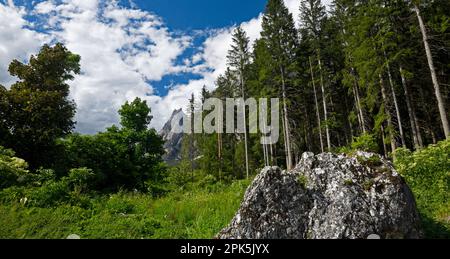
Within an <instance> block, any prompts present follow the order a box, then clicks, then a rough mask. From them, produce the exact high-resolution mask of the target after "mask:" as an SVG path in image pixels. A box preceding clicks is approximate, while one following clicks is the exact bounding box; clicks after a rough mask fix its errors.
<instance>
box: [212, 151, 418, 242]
mask: <svg viewBox="0 0 450 259" xmlns="http://www.w3.org/2000/svg"><path fill="white" fill-rule="evenodd" d="M370 236H372V237H373V236H377V237H380V238H383V239H384V238H408V239H410V238H411V239H413V238H420V237H421V236H422V233H421V230H420V221H419V216H418V213H417V209H416V205H415V201H414V197H413V195H412V193H411V191H410V189H409V188H408V186H407V185H406V183H405V181H404V180H403V178H402V177H401V176H399V175H398V173H397V172H396V171H395V170H394V168H393V166H392V164H391V163H390V162H389V161H387V160H385V159H383V158H382V157H380V156H379V155H375V154H371V153H364V152H358V153H356V154H355V155H354V156H351V157H349V156H346V155H333V154H329V153H325V154H320V155H317V156H315V155H314V154H312V153H305V154H303V156H302V160H301V162H300V163H299V164H298V166H297V167H296V168H295V169H294V170H292V171H290V172H285V171H283V172H282V171H281V170H280V169H279V168H277V167H267V168H265V169H264V170H263V171H262V172H261V173H260V174H259V175H258V176H257V177H256V179H255V180H254V181H253V183H252V184H251V186H250V187H249V188H248V190H247V192H246V194H245V197H244V201H243V202H242V204H241V207H240V209H239V211H238V212H237V214H236V216H235V217H234V219H233V220H232V222H231V224H230V225H229V226H228V227H227V228H225V229H223V230H222V231H221V232H220V233H219V234H218V236H217V237H218V238H221V239H366V238H368V237H370Z"/></svg>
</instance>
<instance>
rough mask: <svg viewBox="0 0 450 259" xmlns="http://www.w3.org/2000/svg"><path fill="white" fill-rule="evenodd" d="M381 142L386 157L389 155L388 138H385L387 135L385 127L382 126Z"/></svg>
mask: <svg viewBox="0 0 450 259" xmlns="http://www.w3.org/2000/svg"><path fill="white" fill-rule="evenodd" d="M381 141H383V150H384V156H387V155H388V150H387V147H386V137H385V133H384V126H383V125H381Z"/></svg>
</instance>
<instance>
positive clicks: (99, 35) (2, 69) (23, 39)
mask: <svg viewBox="0 0 450 259" xmlns="http://www.w3.org/2000/svg"><path fill="white" fill-rule="evenodd" d="M284 1H285V3H286V5H287V7H288V8H289V10H290V11H291V12H292V13H293V14H294V17H298V13H299V0H284ZM265 4H266V0H150V1H144V0H116V1H113V0H34V1H26V0H0V84H3V85H5V86H7V87H8V86H10V85H11V84H12V83H14V81H15V80H16V79H15V78H13V77H10V76H9V75H8V73H7V67H8V64H9V62H10V61H11V60H12V59H19V60H21V61H26V60H28V59H29V56H30V55H32V54H34V53H36V52H38V51H39V48H40V47H41V46H42V45H43V44H45V43H49V44H53V43H55V42H63V43H64V44H65V45H66V46H67V48H68V49H69V50H70V51H72V52H75V53H77V54H80V55H81V58H82V59H81V70H82V71H81V72H82V73H81V74H80V75H78V76H76V77H75V80H73V81H71V82H70V83H69V84H70V86H71V89H70V90H71V98H72V99H73V100H74V101H75V102H76V104H77V114H76V117H75V120H76V121H77V125H76V130H77V131H78V132H81V133H87V134H93V133H96V132H98V131H102V130H104V129H105V128H106V127H109V126H111V125H113V124H117V123H118V121H119V118H118V115H117V110H118V109H119V108H120V106H121V105H122V104H123V103H124V102H125V101H130V100H133V99H134V98H135V97H139V98H141V99H144V100H146V101H147V103H148V104H149V105H150V106H151V108H152V114H153V116H154V119H153V121H152V124H151V126H152V127H155V128H156V129H160V128H161V127H162V126H163V124H164V123H165V122H166V121H167V120H168V119H169V117H170V115H171V113H172V111H173V110H175V109H179V108H186V103H187V99H188V98H189V96H190V95H191V94H192V93H194V94H198V93H199V92H200V91H201V88H202V87H203V86H204V85H205V86H206V87H207V88H208V89H210V90H213V89H214V88H215V80H216V79H217V77H218V76H219V75H220V74H222V73H223V72H224V71H225V69H226V55H227V51H228V49H229V46H230V44H231V33H232V30H233V29H234V26H235V25H241V26H242V27H243V28H244V30H245V31H246V32H247V34H248V36H249V37H250V39H251V40H252V41H253V40H255V39H257V38H258V37H259V36H260V31H261V12H262V11H263V10H264V7H265Z"/></svg>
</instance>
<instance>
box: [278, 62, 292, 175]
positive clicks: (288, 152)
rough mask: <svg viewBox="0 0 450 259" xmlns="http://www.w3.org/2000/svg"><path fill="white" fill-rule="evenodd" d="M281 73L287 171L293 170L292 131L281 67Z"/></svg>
mask: <svg viewBox="0 0 450 259" xmlns="http://www.w3.org/2000/svg"><path fill="white" fill-rule="evenodd" d="M280 72H281V84H282V91H283V93H282V94H283V111H284V114H283V115H284V131H285V138H286V169H287V170H291V169H292V152H291V136H290V130H289V119H288V118H289V116H288V110H287V95H286V82H285V80H284V70H283V68H282V67H280Z"/></svg>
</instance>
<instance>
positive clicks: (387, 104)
mask: <svg viewBox="0 0 450 259" xmlns="http://www.w3.org/2000/svg"><path fill="white" fill-rule="evenodd" d="M379 77H380V86H381V95H382V97H383V102H384V107H385V112H386V114H387V122H388V127H389V130H390V132H389V137H390V140H391V149H392V152H394V151H395V150H396V149H397V144H396V141H395V136H394V134H393V133H392V130H393V126H394V125H393V123H392V116H391V113H390V112H389V102H388V98H387V95H386V88H385V86H384V79H383V76H382V75H381V74H379Z"/></svg>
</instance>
